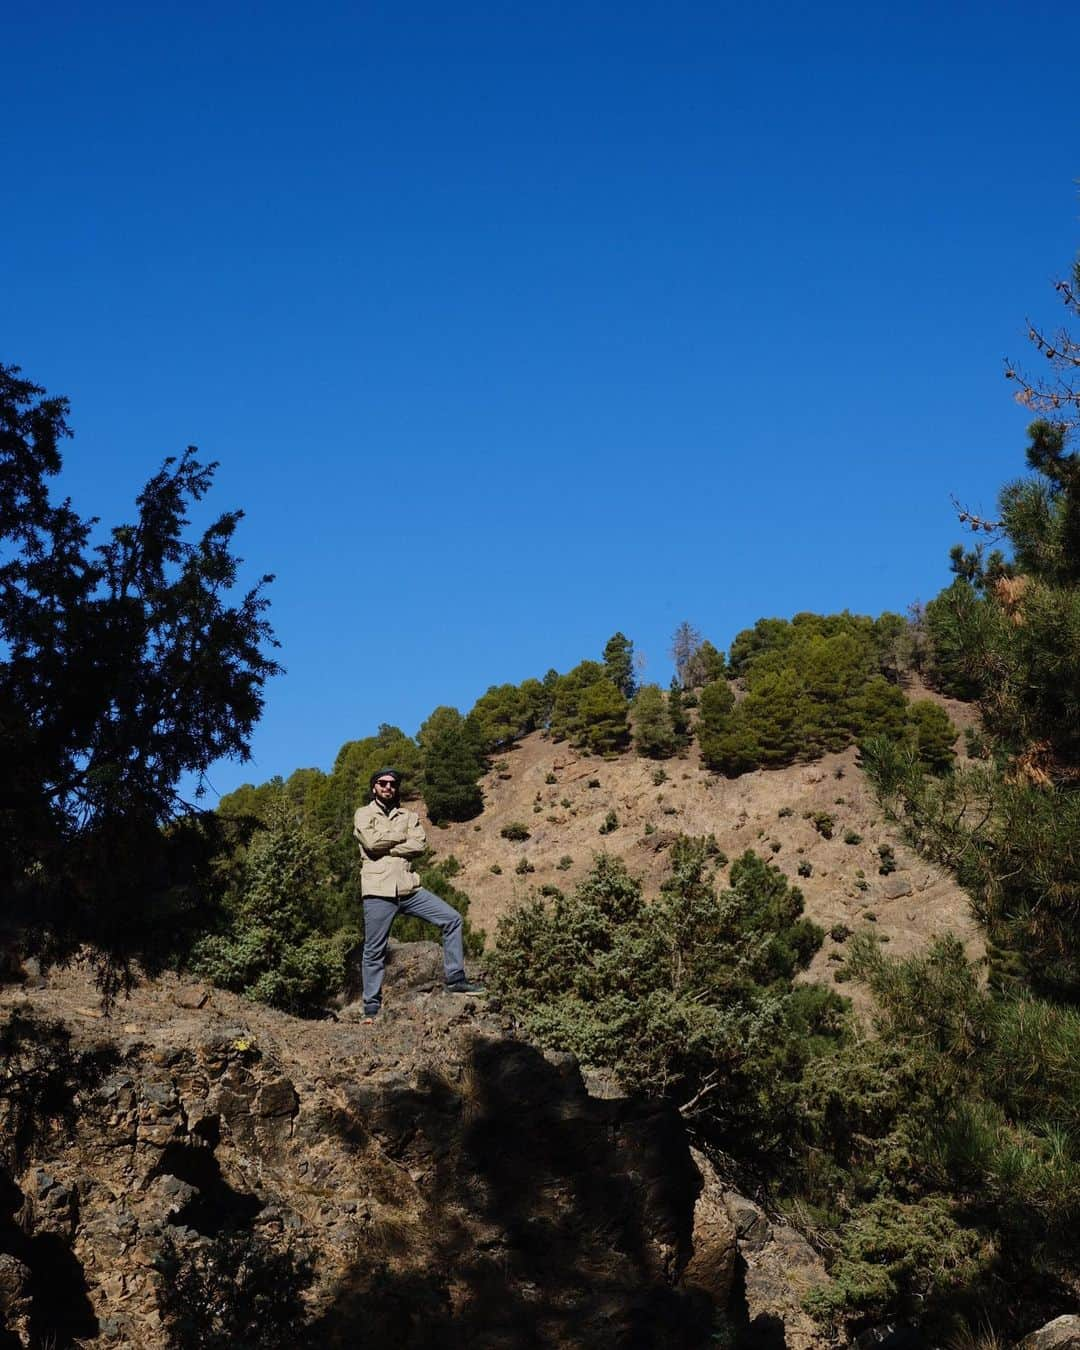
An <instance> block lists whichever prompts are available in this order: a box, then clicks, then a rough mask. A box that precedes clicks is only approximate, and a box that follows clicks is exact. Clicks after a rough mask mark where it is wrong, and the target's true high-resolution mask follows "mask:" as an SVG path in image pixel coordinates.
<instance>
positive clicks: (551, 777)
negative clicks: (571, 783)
mask: <svg viewBox="0 0 1080 1350" xmlns="http://www.w3.org/2000/svg"><path fill="white" fill-rule="evenodd" d="M558 781H559V780H558V779H557V778H556V777H555V775H554V774H553V773H546V774H545V775H544V782H545V783H557V782H558Z"/></svg>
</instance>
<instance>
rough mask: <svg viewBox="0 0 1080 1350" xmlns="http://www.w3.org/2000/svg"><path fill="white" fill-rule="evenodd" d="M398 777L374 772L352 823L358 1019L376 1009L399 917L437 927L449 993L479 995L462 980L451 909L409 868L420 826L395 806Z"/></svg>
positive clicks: (458, 923) (457, 921)
mask: <svg viewBox="0 0 1080 1350" xmlns="http://www.w3.org/2000/svg"><path fill="white" fill-rule="evenodd" d="M400 791H401V774H399V773H398V771H397V770H396V769H380V770H379V771H378V772H377V773H373V774H372V775H371V795H372V800H371V801H370V802H369V803H368V804H367V806H361V807H360V809H359V810H358V811H357V813H356V816H355V817H354V819H353V834H354V835H356V838H357V841H358V842H359V844H360V857H361V869H360V894H361V895H362V896H363V901H364V961H363V975H364V1015H365V1017H366V1018H367V1019H368V1020H372V1019H374V1018H376V1017H378V1015H379V1011H380V1009H381V1008H382V983H383V970H384V968H385V965H386V944H387V941H388V939H389V937H390V926H391V924H392V923H393V922H394V920H395V919H396V918H397V916H398V915H399V914H411V915H414V916H415V917H416V918H418V919H426V920H427V922H428V923H433V924H435V925H436V927H438V928H439V929H441V931H442V938H443V969H444V971H445V974H446V990H447V993H450V994H482V993H483V992H484V988H483V985H479V984H473V982H472V981H471V980H467V979H466V978H465V952H464V948H463V946H462V919H461V915H460V914H459V913H458V912H457V910H456V909H452V908H451V907H450V906H449V905H448V904H447V903H446V901H445V900H440V899H439V897H438V896H437V895H433V894H432V893H431V891H426V890H424V888H423V887H422V886H421V885H420V878H419V877H418V876H417V875H416V873H415V872H414V871H413V870H412V868H411V867H410V865H409V864H410V861H411V859H413V858H417V857H419V856H420V854H421V853H423V851H424V849H425V848H426V847H427V840H426V838H425V837H424V827H423V826H422V825H421V824H420V817H419V816H418V815H416V813H415V812H414V811H406V810H404V809H403V808H402V806H401V802H400Z"/></svg>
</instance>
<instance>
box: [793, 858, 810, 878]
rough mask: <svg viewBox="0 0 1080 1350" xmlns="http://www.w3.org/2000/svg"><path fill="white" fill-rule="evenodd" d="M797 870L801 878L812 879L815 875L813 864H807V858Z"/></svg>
mask: <svg viewBox="0 0 1080 1350" xmlns="http://www.w3.org/2000/svg"><path fill="white" fill-rule="evenodd" d="M795 870H796V871H797V872H798V874H799V876H801V877H810V876H813V875H814V867H813V864H812V863H809V862H807V861H806V859H805V858H803V859H802V861H801V862H800V863H799V865H798V867H797V868H796V869H795Z"/></svg>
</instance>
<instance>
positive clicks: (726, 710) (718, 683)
mask: <svg viewBox="0 0 1080 1350" xmlns="http://www.w3.org/2000/svg"><path fill="white" fill-rule="evenodd" d="M734 711H735V695H734V694H733V693H732V692H731V690H730V688H729V687H728V684H727V682H726V681H725V680H715V681H714V682H713V683H712V684H707V685H706V686H705V688H704V689H703V690H702V691H701V704H700V708H699V711H698V726H697V737H698V745H700V747H701V755H702V758H703V759H704V761H705V763H706V764H707V765H708V766H709V768H710V769H718V770H720V771H721V772H724V771H725V770H726V768H727V766H728V758H727V755H726V753H725V749H724V746H725V738H726V736H727V735H728V733H729V732H730V731H731V724H732V714H733V713H734Z"/></svg>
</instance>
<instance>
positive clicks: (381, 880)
mask: <svg viewBox="0 0 1080 1350" xmlns="http://www.w3.org/2000/svg"><path fill="white" fill-rule="evenodd" d="M353 834H354V835H355V836H356V838H357V841H358V842H359V844H360V858H361V868H360V893H361V895H378V896H382V897H383V898H385V899H387V900H396V899H397V898H398V896H403V895H412V893H413V892H414V891H418V890H419V889H420V878H419V877H418V876H417V875H416V873H415V872H414V871H413V870H412V868H411V867H410V866H409V863H408V860H409V859H410V858H415V857H417V856H418V855H419V854H421V853H423V851H424V849H425V848H426V847H427V839H426V837H425V835H424V827H423V826H422V825H421V824H420V817H419V816H418V815H417V814H416V813H415V812H414V811H405V810H403V809H402V807H400V806H395V807H394V808H393V809H392V810H391V811H389V812H386V811H384V810H383V809H382V807H381V806H380V805H379V804H378V802H369V803H368V804H367V806H361V808H360V809H359V811H357V813H356V815H355V816H354V817H353Z"/></svg>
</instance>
